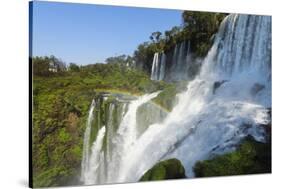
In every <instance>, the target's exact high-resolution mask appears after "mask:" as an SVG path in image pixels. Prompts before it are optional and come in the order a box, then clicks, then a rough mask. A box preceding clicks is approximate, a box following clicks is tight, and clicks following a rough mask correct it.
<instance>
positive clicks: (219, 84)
mask: <svg viewBox="0 0 281 189" xmlns="http://www.w3.org/2000/svg"><path fill="white" fill-rule="evenodd" d="M225 82H227V80H222V81H216V82H215V83H214V85H213V94H215V93H216V90H217V89H218V88H219V87H220V86H221V85H222V84H224V83H225Z"/></svg>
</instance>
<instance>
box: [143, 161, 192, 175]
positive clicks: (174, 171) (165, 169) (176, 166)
mask: <svg viewBox="0 0 281 189" xmlns="http://www.w3.org/2000/svg"><path fill="white" fill-rule="evenodd" d="M181 178H187V177H186V175H185V170H184V167H183V165H182V164H181V162H180V161H179V160H178V159H175V158H174V159H168V160H165V161H161V162H159V163H157V164H156V165H154V166H153V167H152V168H151V169H149V170H148V171H147V172H146V173H145V174H144V175H143V176H142V177H141V178H140V181H151V180H166V179H181Z"/></svg>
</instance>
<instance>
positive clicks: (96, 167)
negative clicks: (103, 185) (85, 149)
mask: <svg viewBox="0 0 281 189" xmlns="http://www.w3.org/2000/svg"><path fill="white" fill-rule="evenodd" d="M104 135H105V126H103V127H102V128H100V130H99V132H98V136H97V139H96V141H95V142H94V143H93V145H92V148H91V154H90V156H89V162H88V165H87V169H86V170H85V174H84V175H85V177H84V180H83V181H84V183H85V184H93V183H97V182H102V181H103V177H104V173H103V169H104V152H103V151H102V145H103V138H104ZM98 171H99V172H98ZM93 173H96V174H93Z"/></svg>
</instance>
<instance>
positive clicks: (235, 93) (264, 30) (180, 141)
mask: <svg viewBox="0 0 281 189" xmlns="http://www.w3.org/2000/svg"><path fill="white" fill-rule="evenodd" d="M182 46H184V45H182ZM181 49H186V47H185V48H184V47H181V45H180V47H176V48H175V52H174V54H175V57H174V58H173V59H174V61H176V62H177V63H176V64H175V65H176V66H175V69H177V65H178V64H184V63H183V62H180V61H179V60H178V59H183V57H184V54H186V53H184V52H181V51H183V50H181ZM161 56H162V55H161ZM161 56H159V54H157V55H155V57H154V59H155V60H154V61H153V66H154V67H153V69H155V70H161V69H159V67H161V66H160V65H161V64H160V62H161V60H159V57H161ZM160 59H161V58H160ZM159 64H160V65H159ZM156 68H157V69H156ZM154 73H157V74H155V75H152V76H151V77H152V78H151V79H155V80H159V79H160V78H161V77H163V73H162V74H160V73H161V72H159V71H157V72H156V71H155V72H153V74H154ZM156 75H157V77H156ZM160 76H161V77H160ZM157 94H158V93H152V94H149V95H145V96H142V97H139V98H138V99H137V100H134V101H132V102H130V103H129V106H128V110H127V111H126V113H125V112H124V115H123V116H122V120H121V122H120V124H119V127H118V129H117V131H116V134H113V135H112V136H110V137H111V138H110V139H108V138H107V143H108V140H110V141H111V143H112V144H113V146H112V148H111V149H110V151H111V152H110V153H105V148H101V147H100V146H99V144H100V140H102V138H103V133H104V128H103V127H102V128H100V131H99V132H98V137H96V140H95V141H94V143H93V144H92V151H91V152H90V151H89V150H88V152H85V153H83V163H82V181H84V183H85V184H97V183H117V182H135V181H138V180H139V179H140V177H141V176H142V175H143V174H144V173H145V171H147V170H148V169H150V168H151V167H152V166H153V165H155V164H156V163H157V162H158V161H160V160H164V159H169V158H177V159H179V160H180V161H181V162H182V163H183V165H184V167H185V170H186V175H187V176H188V177H192V176H193V171H192V167H193V166H194V164H195V163H196V162H197V161H198V160H204V159H208V158H210V157H212V156H214V155H215V154H220V153H225V152H228V151H231V150H234V149H235V147H236V146H237V144H238V143H239V142H240V141H241V139H243V138H244V137H246V136H247V135H252V136H253V137H254V138H255V139H256V140H258V141H264V130H263V127H262V125H265V124H267V123H268V121H269V117H268V108H270V107H271V18H270V17H266V16H249V15H236V14H233V15H229V16H227V17H226V18H225V19H224V21H223V22H222V24H221V26H220V29H219V32H218V33H217V34H216V39H215V41H214V44H213V46H212V48H211V49H210V51H209V53H208V55H207V57H206V58H205V60H204V61H203V63H202V68H201V71H200V73H199V74H198V75H197V76H196V77H195V79H194V80H192V81H191V82H189V84H188V86H187V90H186V91H184V92H182V93H180V94H178V104H177V105H176V106H175V107H174V108H173V110H172V111H171V112H170V113H169V114H168V115H167V116H166V118H165V119H164V120H163V121H162V122H160V121H159V122H156V123H153V124H151V125H150V126H148V127H147V128H146V129H145V130H144V131H143V132H142V133H140V134H139V135H137V134H136V129H137V128H136V127H137V123H136V119H137V116H138V114H137V113H136V112H137V109H138V107H140V106H141V105H142V104H144V103H146V102H148V101H149V100H150V99H152V98H154V97H156V96H157ZM92 107H93V105H92V106H91V110H90V113H89V120H88V124H89V122H91V120H92V118H90V116H91V115H92V114H91V112H92ZM88 124H87V128H86V131H85V138H86V137H88V134H87V133H88V132H90V131H88ZM108 129H109V128H108ZM108 129H107V130H108ZM85 138H84V149H85V148H87V149H89V148H90V147H89V146H87V145H89V143H88V141H87V140H88V139H85ZM105 146H106V145H105ZM97 149H99V150H100V151H99V152H98V153H99V155H98V156H99V157H97V155H96V154H94V152H96V151H97ZM105 154H111V155H110V156H109V157H106V156H108V155H105ZM84 164H87V165H84ZM88 165H89V166H92V168H90V169H91V170H92V172H91V173H89V174H90V175H92V176H91V178H92V179H91V180H90V181H88V180H87V179H85V172H86V174H88V172H87V171H88V169H87V168H86V167H87V166H88Z"/></svg>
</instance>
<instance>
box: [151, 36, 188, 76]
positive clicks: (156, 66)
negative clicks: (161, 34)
mask: <svg viewBox="0 0 281 189" xmlns="http://www.w3.org/2000/svg"><path fill="white" fill-rule="evenodd" d="M166 56H167V55H166V54H165V53H164V52H161V53H158V52H157V53H155V54H154V57H153V62H152V69H151V77H150V78H151V80H167V81H179V80H189V79H190V74H189V71H188V69H189V66H190V63H193V61H192V53H191V51H190V41H187V42H186V41H183V42H181V43H179V44H176V45H175V47H174V51H173V53H172V58H171V60H169V61H171V62H172V64H171V66H170V67H169V68H168V67H167V66H166V65H167V61H168V60H167V57H166ZM166 73H167V76H166Z"/></svg>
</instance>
